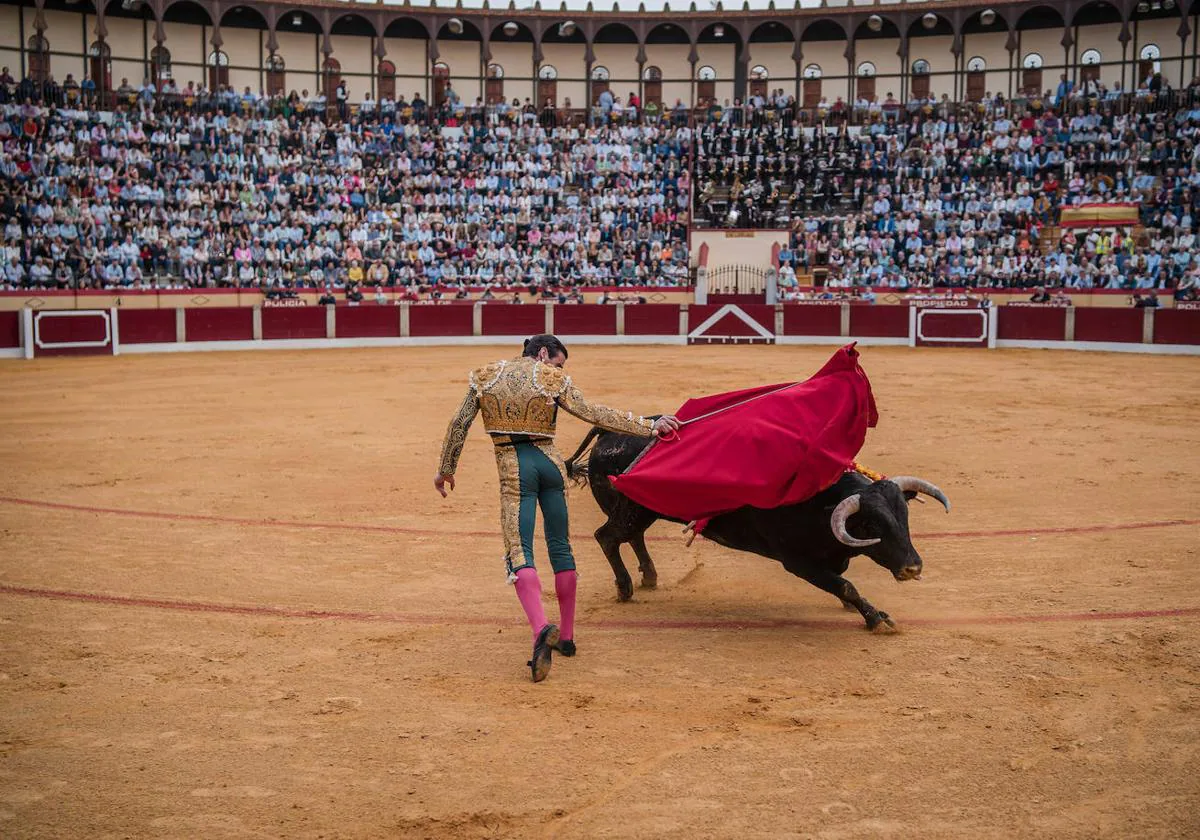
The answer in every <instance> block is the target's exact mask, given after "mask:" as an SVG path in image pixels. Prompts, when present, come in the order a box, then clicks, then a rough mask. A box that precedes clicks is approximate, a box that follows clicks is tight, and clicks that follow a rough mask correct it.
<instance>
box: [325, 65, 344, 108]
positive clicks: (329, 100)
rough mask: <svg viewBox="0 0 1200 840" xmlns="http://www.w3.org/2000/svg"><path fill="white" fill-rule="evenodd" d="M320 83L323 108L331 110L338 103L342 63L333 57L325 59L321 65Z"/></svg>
mask: <svg viewBox="0 0 1200 840" xmlns="http://www.w3.org/2000/svg"><path fill="white" fill-rule="evenodd" d="M321 81H322V83H323V88H322V89H323V90H324V91H325V108H326V110H328V109H329V108H333V107H335V106H336V105H338V104H340V103H339V96H338V88H339V87H341V84H342V63H341V62H340V61H338V60H337V59H336V58H334V57H333V56H329V57H328V58H326V59H325V62H324V63H323V64H322V65H321Z"/></svg>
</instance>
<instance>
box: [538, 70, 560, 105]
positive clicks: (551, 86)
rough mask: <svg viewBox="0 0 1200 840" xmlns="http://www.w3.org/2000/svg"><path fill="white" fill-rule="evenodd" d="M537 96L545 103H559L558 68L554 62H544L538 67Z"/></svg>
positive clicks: (539, 100)
mask: <svg viewBox="0 0 1200 840" xmlns="http://www.w3.org/2000/svg"><path fill="white" fill-rule="evenodd" d="M537 98H538V102H540V103H542V104H543V105H544V104H546V103H547V102H549V103H550V104H551V105H554V106H556V107H557V105H558V68H556V67H555V66H554V65H553V64H543V65H542V66H541V67H540V68H539V69H538V86H537Z"/></svg>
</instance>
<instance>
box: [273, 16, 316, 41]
mask: <svg viewBox="0 0 1200 840" xmlns="http://www.w3.org/2000/svg"><path fill="white" fill-rule="evenodd" d="M275 31H277V32H303V33H304V34H305V35H320V34H321V24H320V23H318V22H317V19H316V18H315V17H313V16H312V15H310V14H309V13H308V12H303V11H300V10H296V11H292V12H287V13H285V14H282V15H280V16H279V19H278V20H277V21H275Z"/></svg>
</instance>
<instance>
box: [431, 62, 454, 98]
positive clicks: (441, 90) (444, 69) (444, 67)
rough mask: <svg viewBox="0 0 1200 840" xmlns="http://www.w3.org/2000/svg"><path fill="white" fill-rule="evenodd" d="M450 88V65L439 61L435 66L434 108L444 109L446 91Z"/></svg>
mask: <svg viewBox="0 0 1200 840" xmlns="http://www.w3.org/2000/svg"><path fill="white" fill-rule="evenodd" d="M450 86H451V85H450V65H449V64H447V63H446V62H444V61H439V62H438V63H437V64H435V65H433V107H435V108H441V107H442V103H444V102H445V101H446V89H447V88H449V87H450Z"/></svg>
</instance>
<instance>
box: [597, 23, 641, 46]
mask: <svg viewBox="0 0 1200 840" xmlns="http://www.w3.org/2000/svg"><path fill="white" fill-rule="evenodd" d="M637 42H638V39H637V35H636V34H635V33H634V31H633V30H632V29H630V28H629V27H628V26H626V25H625V24H623V23H609V24H606V25H604V26H602V27H600V31H599V32H597V33H596V37H595V39H593V41H592V43H594V44H636V43H637Z"/></svg>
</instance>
